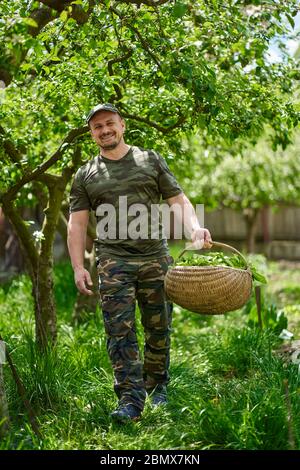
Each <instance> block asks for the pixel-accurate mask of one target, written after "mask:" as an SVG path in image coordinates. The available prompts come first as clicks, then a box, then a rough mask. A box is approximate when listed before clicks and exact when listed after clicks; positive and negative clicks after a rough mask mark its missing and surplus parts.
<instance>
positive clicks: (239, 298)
mask: <svg viewBox="0 0 300 470" xmlns="http://www.w3.org/2000/svg"><path fill="white" fill-rule="evenodd" d="M212 245H213V246H215V247H220V248H222V249H224V248H226V249H229V250H231V251H233V252H234V253H236V254H238V255H239V257H240V258H241V259H242V260H243V262H244V264H245V269H238V268H231V267H229V266H176V265H175V266H173V267H170V268H169V270H168V272H167V274H166V276H165V291H166V294H167V297H168V298H169V300H171V301H172V302H175V303H176V304H178V305H180V306H181V307H183V308H185V309H187V310H190V311H191V312H195V313H202V314H206V315H207V314H208V315H219V314H222V313H226V312H231V311H233V310H237V309H238V308H240V307H242V306H243V305H244V304H245V303H246V302H247V300H248V299H249V297H250V295H251V290H252V275H251V271H250V270H249V268H248V264H247V261H246V260H245V258H244V257H243V255H242V254H241V253H240V252H239V251H238V250H236V249H235V248H233V247H232V246H230V245H225V244H224V243H219V242H212ZM186 251H187V250H183V251H182V252H181V253H180V255H179V257H178V259H179V258H180V257H181V256H182V255H183V254H184V253H185V252H186Z"/></svg>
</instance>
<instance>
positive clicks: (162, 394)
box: [151, 384, 168, 406]
mask: <svg viewBox="0 0 300 470" xmlns="http://www.w3.org/2000/svg"><path fill="white" fill-rule="evenodd" d="M151 403H152V406H159V405H166V404H167V403H168V400H167V387H166V386H165V385H161V384H159V385H157V386H156V387H155V389H154V391H153V392H152V395H151Z"/></svg>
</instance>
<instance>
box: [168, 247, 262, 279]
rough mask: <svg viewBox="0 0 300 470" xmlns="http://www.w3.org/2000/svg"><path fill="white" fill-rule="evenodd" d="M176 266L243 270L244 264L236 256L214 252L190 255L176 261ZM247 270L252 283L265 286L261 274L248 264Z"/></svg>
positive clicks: (251, 264)
mask: <svg viewBox="0 0 300 470" xmlns="http://www.w3.org/2000/svg"><path fill="white" fill-rule="evenodd" d="M176 265H177V266H229V267H231V268H238V269H245V268H246V267H245V263H244V262H243V260H242V259H241V258H240V257H239V256H238V255H231V256H229V255H225V254H224V253H222V252H219V251H215V252H213V253H209V254H203V255H195V254H193V255H190V256H188V257H184V258H182V259H179V260H177V261H176ZM248 268H249V270H250V271H251V273H252V279H253V281H256V282H257V283H260V284H266V283H267V280H266V278H265V276H264V275H263V274H261V273H260V272H259V271H258V269H257V268H256V266H255V265H254V264H253V263H251V262H248Z"/></svg>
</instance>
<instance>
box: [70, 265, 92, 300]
mask: <svg viewBox="0 0 300 470" xmlns="http://www.w3.org/2000/svg"><path fill="white" fill-rule="evenodd" d="M74 279H75V284H76V287H77V289H78V290H79V292H80V293H81V294H84V295H94V292H93V291H91V290H90V289H87V287H86V286H87V285H88V286H92V285H93V283H92V279H91V276H90V273H89V272H88V271H87V270H86V269H85V268H83V267H82V268H76V269H75V270H74Z"/></svg>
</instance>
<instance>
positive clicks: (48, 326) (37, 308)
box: [32, 257, 57, 350]
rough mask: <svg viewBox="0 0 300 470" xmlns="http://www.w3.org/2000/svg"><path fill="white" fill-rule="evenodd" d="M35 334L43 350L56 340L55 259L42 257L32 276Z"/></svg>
mask: <svg viewBox="0 0 300 470" xmlns="http://www.w3.org/2000/svg"><path fill="white" fill-rule="evenodd" d="M32 293H33V298H34V313H35V334H36V341H37V344H38V346H39V348H40V349H41V350H44V349H45V348H46V347H47V345H53V344H55V342H56V337H57V331H56V308H55V300H54V290H53V260H52V257H51V258H49V259H42V258H40V260H39V263H38V266H37V269H36V270H35V271H34V273H33V276H32Z"/></svg>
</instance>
